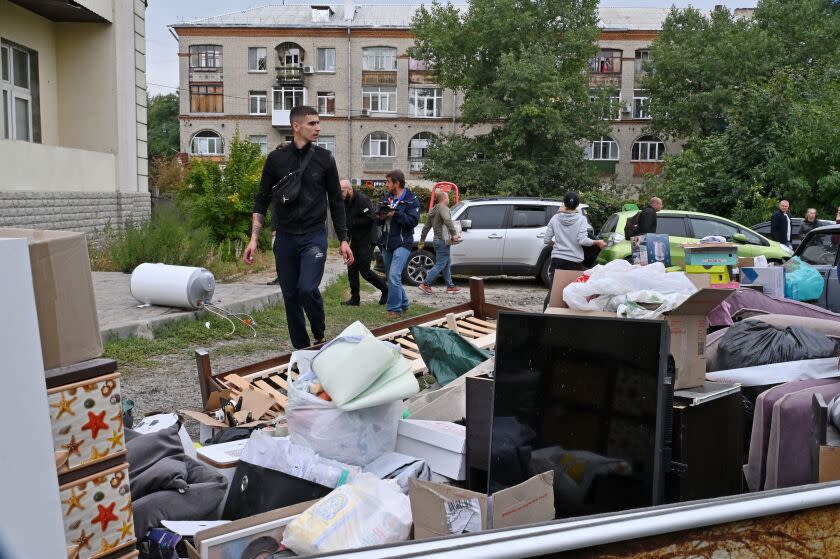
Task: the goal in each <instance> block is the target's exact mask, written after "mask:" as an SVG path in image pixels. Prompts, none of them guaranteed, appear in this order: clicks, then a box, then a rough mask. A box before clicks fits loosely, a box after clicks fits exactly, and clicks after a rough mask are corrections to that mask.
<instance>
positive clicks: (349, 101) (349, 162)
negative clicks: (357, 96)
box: [344, 2, 355, 179]
mask: <svg viewBox="0 0 840 559" xmlns="http://www.w3.org/2000/svg"><path fill="white" fill-rule="evenodd" d="M348 4H351V5H352V3H350V2H348V3H346V4H345V8H344V9H345V10H346V9H347V6H348ZM353 9H354V10H355V8H353ZM347 17H348V15H347V13H345V14H344V20H345V21H346V22H347V175H348V176H347V178H348V179H349V178H351V177H352V176H353V116H352V115H353V101H352V99H353V72H352V70H353V55H352V49H351V46H350V45H351V41H350V22H351V21H352V19H347Z"/></svg>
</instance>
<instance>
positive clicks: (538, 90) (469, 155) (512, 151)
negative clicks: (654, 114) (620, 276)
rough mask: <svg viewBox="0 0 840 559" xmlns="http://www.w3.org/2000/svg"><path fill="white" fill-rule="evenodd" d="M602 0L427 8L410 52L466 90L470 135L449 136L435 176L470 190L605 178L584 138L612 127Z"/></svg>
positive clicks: (430, 164) (475, 1) (431, 168)
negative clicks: (593, 79) (600, 43)
mask: <svg viewBox="0 0 840 559" xmlns="http://www.w3.org/2000/svg"><path fill="white" fill-rule="evenodd" d="M597 5H598V2H597V0H471V2H470V4H469V7H468V8H467V10H466V11H465V12H464V13H463V14H462V13H461V12H459V10H458V9H456V8H455V7H453V6H452V5H451V4H447V5H441V4H439V3H437V2H434V3H433V4H432V5H431V7H430V8H426V7H421V8H420V9H419V10H418V11H417V13H416V15H415V17H414V21H413V28H414V33H415V37H416V38H415V44H416V46H415V47H413V48H412V49H410V55H411V56H412V57H413V58H416V59H419V60H425V61H427V62H428V64H429V68H430V71H431V73H432V75H433V76H434V79H435V81H436V82H437V83H438V84H440V85H441V86H443V87H446V88H450V89H454V90H457V91H458V92H459V95H461V96H462V98H463V105H462V106H461V115H462V121H463V123H464V124H465V125H466V127H467V128H468V132H467V134H465V135H453V136H444V137H441V138H439V139H438V140H437V141H436V142H435V143H434V145H433V146H432V147H431V148H430V150H429V152H428V158H427V163H426V175H427V176H430V177H436V178H439V179H446V180H453V181H454V182H456V183H457V184H458V185H459V186H461V187H463V188H464V190H465V191H466V192H468V193H471V194H472V193H482V192H496V193H499V194H544V195H546V194H547V195H557V194H559V193H561V192H564V191H565V190H567V189H569V188H577V189H583V188H587V187H593V186H595V185H596V184H597V180H596V178H595V176H594V174H593V173H592V172H591V170H590V168H589V166H588V165H587V164H586V161H585V160H584V155H583V150H582V149H581V144H582V143H583V142H585V141H586V140H587V139H591V138H594V137H598V136H600V135H601V134H602V133H604V132H605V128H606V127H605V123H604V121H603V120H601V119H600V118H599V117H600V116H601V114H602V113H603V110H604V108H603V107H601V106H599V104H598V103H593V102H591V101H590V91H589V84H588V77H587V75H586V73H585V72H584V68H585V67H586V63H587V61H588V60H589V59H590V58H591V57H593V56H594V55H595V52H596V46H595V44H596V39H597V36H598V26H597V21H598V17H597Z"/></svg>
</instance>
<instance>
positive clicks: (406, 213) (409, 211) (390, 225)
mask: <svg viewBox="0 0 840 559" xmlns="http://www.w3.org/2000/svg"><path fill="white" fill-rule="evenodd" d="M379 205H380V206H383V205H388V206H391V207H392V208H393V209H394V216H393V217H392V218H391V219H378V220H377V221H378V222H379V224H380V225H382V234H381V235H380V236H379V241H377V244H378V245H379V248H380V250H391V251H394V250H397V249H398V248H400V247H404V248H407V249H408V250H411V247H412V246H413V245H414V228H415V227H417V224H418V223H420V202H419V201H418V200H417V196H415V195H414V193H413V192H412V191H410V190H409V189H407V188H406V189H405V195H404V196H403V197H402V199H398V200H394V198H393V197H392V196H390V195H389V196H386V197H385V198H383V199H382V200H381V201H380V203H379Z"/></svg>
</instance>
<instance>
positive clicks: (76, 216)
mask: <svg viewBox="0 0 840 559" xmlns="http://www.w3.org/2000/svg"><path fill="white" fill-rule="evenodd" d="M150 215H151V202H150V198H149V195H148V194H147V193H120V192H43V191H37V192H35V191H28V192H15V191H2V190H0V226H2V227H24V228H35V229H67V230H72V231H81V232H83V233H88V234H89V235H90V236H94V237H96V236H100V235H101V234H102V233H103V232H104V231H105V229H106V228H108V227H111V228H113V229H114V230H119V229H122V228H123V227H124V226H125V224H126V223H128V222H140V221H144V220H147V219H149V216H150Z"/></svg>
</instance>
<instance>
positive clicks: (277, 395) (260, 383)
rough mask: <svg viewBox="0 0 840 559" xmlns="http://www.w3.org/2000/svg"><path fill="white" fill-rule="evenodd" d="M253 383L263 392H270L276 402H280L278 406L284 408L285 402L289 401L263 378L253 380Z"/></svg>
mask: <svg viewBox="0 0 840 559" xmlns="http://www.w3.org/2000/svg"><path fill="white" fill-rule="evenodd" d="M254 384H256V385H257V386H258V387H259V388H261V389H263V390H264V391H265V392H268V393H269V394H271V396H272V397H273V398H274V400H275V401H276V402H277V403H278V404H280V407H281V408H283V409H286V404H287V403H288V402H289V399H288V398H287V397H286V396H284V395H283V394H281V393H280V392H278V391H277V389H275V388H274V387H273V386H271V385H270V384H268V383H267V382H266V381H264V380H257V381H254Z"/></svg>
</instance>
